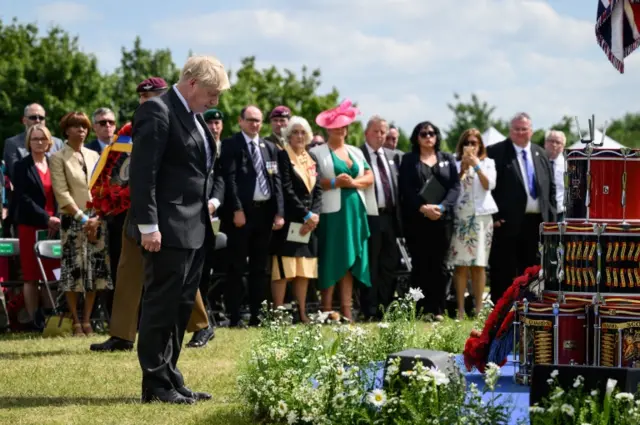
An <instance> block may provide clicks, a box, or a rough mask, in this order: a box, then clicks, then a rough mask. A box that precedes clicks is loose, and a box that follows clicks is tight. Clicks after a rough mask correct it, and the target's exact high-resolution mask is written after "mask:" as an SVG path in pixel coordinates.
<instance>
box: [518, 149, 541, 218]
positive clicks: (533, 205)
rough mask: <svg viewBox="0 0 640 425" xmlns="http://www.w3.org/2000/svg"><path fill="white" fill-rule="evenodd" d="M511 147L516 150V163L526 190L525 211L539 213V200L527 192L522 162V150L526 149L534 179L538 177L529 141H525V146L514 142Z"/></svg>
mask: <svg viewBox="0 0 640 425" xmlns="http://www.w3.org/2000/svg"><path fill="white" fill-rule="evenodd" d="M513 147H514V148H515V150H516V155H517V156H518V164H520V172H521V173H522V181H523V182H524V190H525V192H527V208H526V210H525V212H526V213H527V214H539V213H540V202H538V199H533V198H532V197H531V194H530V193H529V182H528V181H527V169H526V167H525V164H524V158H522V151H526V152H527V158H529V161H531V164H530V165H531V166H532V167H534V168H533V172H534V175H535V176H536V181H537V179H538V176H537V175H536V174H535V166H534V163H533V156H531V142H529V143H527V146H526V147H524V148H522V147H520V146H518V145H516V144H515V143H514V144H513Z"/></svg>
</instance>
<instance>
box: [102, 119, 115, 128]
mask: <svg viewBox="0 0 640 425" xmlns="http://www.w3.org/2000/svg"><path fill="white" fill-rule="evenodd" d="M98 124H99V125H101V126H103V127H106V126H107V124H108V125H116V122H115V121H114V120H100V121H98Z"/></svg>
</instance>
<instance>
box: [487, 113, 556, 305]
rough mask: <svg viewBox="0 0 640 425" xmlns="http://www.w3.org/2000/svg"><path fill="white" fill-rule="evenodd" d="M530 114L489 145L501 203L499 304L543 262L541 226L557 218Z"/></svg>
mask: <svg viewBox="0 0 640 425" xmlns="http://www.w3.org/2000/svg"><path fill="white" fill-rule="evenodd" d="M532 134H533V129H532V127H531V118H530V117H529V115H527V114H525V113H520V114H518V115H516V116H515V117H514V118H513V119H512V120H511V127H510V130H509V138H508V139H507V140H504V141H502V142H500V143H496V144H495V145H491V146H489V147H488V148H487V155H488V156H489V158H491V159H493V160H494V161H495V163H496V172H497V177H496V188H495V189H494V190H493V191H492V195H493V199H494V200H495V201H496V204H498V210H499V211H498V213H496V214H494V216H493V219H494V233H493V244H492V247H491V254H490V258H489V266H490V274H489V276H490V286H491V300H492V301H493V302H494V303H496V302H497V301H498V300H499V299H500V298H501V297H502V294H503V293H504V291H505V290H506V289H507V288H508V287H509V286H510V285H511V283H512V282H513V279H514V278H515V277H516V276H519V275H521V274H522V273H523V272H524V270H525V269H526V268H527V267H530V266H533V265H535V264H538V263H539V260H538V258H537V257H538V239H539V227H540V223H541V222H543V221H554V220H555V215H556V194H555V184H554V180H553V173H552V171H551V165H550V163H549V159H548V158H547V155H546V153H545V151H544V149H542V148H541V147H540V146H538V145H535V144H533V143H531V136H532Z"/></svg>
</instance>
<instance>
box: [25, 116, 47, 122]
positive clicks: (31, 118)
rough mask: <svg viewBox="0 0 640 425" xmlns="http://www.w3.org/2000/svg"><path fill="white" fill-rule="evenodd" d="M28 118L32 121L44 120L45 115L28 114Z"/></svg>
mask: <svg viewBox="0 0 640 425" xmlns="http://www.w3.org/2000/svg"><path fill="white" fill-rule="evenodd" d="M27 118H28V119H29V120H31V121H44V120H45V117H44V115H29V116H27Z"/></svg>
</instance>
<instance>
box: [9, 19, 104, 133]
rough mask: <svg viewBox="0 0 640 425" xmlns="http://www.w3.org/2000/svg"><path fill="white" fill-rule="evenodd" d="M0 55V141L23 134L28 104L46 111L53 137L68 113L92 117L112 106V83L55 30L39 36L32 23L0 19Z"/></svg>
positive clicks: (65, 35)
mask: <svg viewBox="0 0 640 425" xmlns="http://www.w3.org/2000/svg"><path fill="white" fill-rule="evenodd" d="M0 52H2V55H0V140H2V141H4V139H6V138H7V137H10V136H13V135H14V134H17V133H19V132H21V131H24V126H23V125H22V122H21V119H22V116H23V111H24V108H25V106H27V105H28V104H30V103H34V102H37V103H41V104H42V105H43V106H44V107H45V109H46V112H47V117H48V120H47V125H48V127H49V128H50V129H51V130H52V132H53V133H54V134H55V133H57V130H58V120H59V119H60V118H61V117H62V116H63V115H64V114H65V113H67V112H69V111H73V110H80V111H84V112H86V113H87V114H91V112H92V111H93V109H95V108H97V107H99V106H109V107H115V103H114V99H113V96H112V95H111V93H112V91H111V87H110V81H111V80H110V78H108V77H107V76H105V75H103V74H101V72H100V71H99V69H98V63H97V59H96V57H95V56H94V55H92V54H87V53H84V52H82V51H81V50H80V48H79V46H78V38H77V37H71V36H70V35H69V34H68V33H66V32H65V31H63V30H62V29H61V28H59V27H57V26H56V27H52V28H51V29H49V31H48V32H47V33H46V34H45V35H40V34H39V33H38V27H37V26H36V25H34V24H26V25H25V24H19V23H18V22H17V20H16V19H14V20H13V21H12V23H11V24H9V25H4V24H3V23H2V21H0ZM2 143H4V142H2Z"/></svg>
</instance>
